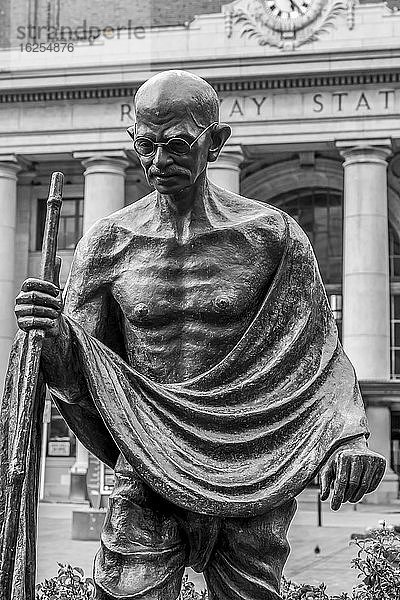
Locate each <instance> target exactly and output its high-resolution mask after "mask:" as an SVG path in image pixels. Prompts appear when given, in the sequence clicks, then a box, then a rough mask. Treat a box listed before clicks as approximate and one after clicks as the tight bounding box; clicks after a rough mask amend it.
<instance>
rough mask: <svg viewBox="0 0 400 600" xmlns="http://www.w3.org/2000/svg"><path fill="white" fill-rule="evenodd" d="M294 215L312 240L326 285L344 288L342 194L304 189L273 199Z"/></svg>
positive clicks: (274, 203) (275, 203)
mask: <svg viewBox="0 0 400 600" xmlns="http://www.w3.org/2000/svg"><path fill="white" fill-rule="evenodd" d="M272 204H273V205H274V206H277V207H279V208H281V209H282V210H284V211H285V212H287V213H288V214H289V215H291V216H292V217H293V218H294V219H296V221H297V222H298V223H299V225H300V226H301V227H302V228H303V229H304V231H305V232H306V233H307V235H308V237H309V238H310V241H311V244H312V246H313V248H314V252H315V254H316V257H317V260H318V264H319V268H320V271H321V275H322V279H323V281H324V284H325V285H328V286H329V285H335V286H341V284H342V255H343V252H342V239H343V234H342V225H343V215H342V192H341V191H338V190H332V189H323V188H317V187H315V188H303V189H300V190H294V191H291V192H288V193H285V194H282V195H280V196H277V197H276V198H274V199H273V201H272Z"/></svg>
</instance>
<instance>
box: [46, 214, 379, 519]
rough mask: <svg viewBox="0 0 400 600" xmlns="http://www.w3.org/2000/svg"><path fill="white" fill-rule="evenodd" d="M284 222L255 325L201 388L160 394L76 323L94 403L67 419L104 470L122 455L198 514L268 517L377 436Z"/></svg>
mask: <svg viewBox="0 0 400 600" xmlns="http://www.w3.org/2000/svg"><path fill="white" fill-rule="evenodd" d="M284 218H285V221H286V247H285V251H284V253H283V256H282V259H281V262H280V265H279V268H278V269H277V272H276V274H275V277H274V279H273V282H272V284H271V285H270V287H269V290H268V292H267V293H266V295H265V298H264V299H263V301H262V302H261V304H260V307H259V309H258V311H257V313H256V315H255V317H254V318H253V320H252V322H251V323H250V325H249V327H248V328H247V330H246V331H245V333H244V334H243V336H242V337H241V339H240V340H239V342H238V343H237V344H236V345H235V347H234V348H233V349H232V350H231V351H230V352H229V354H228V355H227V356H226V357H225V358H224V359H223V360H221V361H220V362H219V363H218V364H217V365H215V366H214V367H213V368H211V369H210V370H208V371H207V372H205V373H203V374H201V375H199V376H197V377H195V378H193V379H190V380H187V381H183V382H179V383H175V384H163V383H157V382H155V381H153V380H151V379H149V378H148V377H146V376H144V375H142V374H140V373H139V372H137V371H136V370H135V369H133V368H132V367H130V366H129V364H127V363H126V362H125V360H123V358H121V357H120V356H119V355H118V354H116V353H115V352H113V351H112V350H111V349H110V348H108V347H107V346H105V345H104V344H103V343H102V342H100V341H99V340H97V339H96V338H94V337H92V336H90V335H88V334H87V333H86V332H85V331H84V329H83V328H82V327H81V326H80V325H79V324H78V323H77V322H75V321H74V319H72V318H70V317H68V316H67V317H66V319H67V322H68V324H69V327H70V331H71V338H72V343H73V348H74V353H75V355H76V358H77V362H78V364H79V365H80V369H81V372H82V375H83V378H84V380H85V385H86V386H87V390H88V391H89V396H90V399H87V398H86V399H85V400H84V401H82V402H81V403H79V402H78V403H76V404H67V403H65V402H62V401H60V400H58V401H57V404H58V407H59V409H60V412H61V413H62V415H63V416H64V418H65V419H66V421H67V423H68V424H69V426H70V427H71V429H72V430H73V431H74V432H75V433H76V435H77V437H78V438H79V439H80V440H81V442H82V443H83V444H84V445H85V446H86V447H87V448H88V449H89V450H90V451H91V452H93V453H94V454H95V455H96V456H98V458H100V459H101V460H103V461H104V462H105V463H107V464H108V465H110V466H111V467H114V465H115V462H116V460H117V458H118V455H119V452H121V453H122V454H123V455H124V457H125V458H126V460H127V461H128V462H129V463H130V464H131V465H132V466H133V467H134V468H135V470H136V471H137V472H138V474H139V475H140V476H141V477H142V478H143V480H144V481H145V482H146V483H147V484H148V485H150V486H151V488H152V489H153V490H155V491H156V492H158V493H159V494H161V495H162V496H163V497H165V498H167V499H168V500H170V501H171V502H174V503H176V504H177V505H179V506H181V507H183V508H186V509H188V510H196V511H197V512H200V513H205V514H210V515H219V516H224V517H237V516H250V515H256V514H262V513H264V512H266V511H268V510H269V509H271V508H273V507H277V506H279V505H280V504H283V503H285V502H287V501H288V500H289V499H290V498H293V497H294V496H296V495H297V494H298V493H299V492H300V491H301V490H302V489H303V488H304V487H305V486H306V485H307V483H308V482H309V481H310V480H311V479H312V478H313V477H314V476H315V475H316V473H317V472H318V470H319V469H320V467H321V466H322V464H323V463H324V462H325V461H326V460H327V458H328V457H329V456H330V455H331V454H332V453H333V452H334V450H335V449H336V448H337V447H338V446H340V445H341V444H343V443H345V442H346V441H347V440H352V439H355V438H357V437H360V436H363V435H366V436H368V430H367V424H366V418H365V412H364V407H363V402H362V399H361V395H360V392H359V388H358V384H357V381H356V377H355V374H354V370H353V367H352V366H351V364H350V362H349V360H348V358H347V357H346V355H345V354H344V352H343V349H342V347H341V345H340V342H339V341H338V335H337V328H336V324H335V321H334V318H333V315H332V312H331V310H330V308H329V305H328V301H327V297H326V294H325V290H324V287H323V284H322V281H321V278H320V275H319V271H318V266H317V263H316V260H315V257H314V254H313V251H312V249H311V245H310V243H309V241H308V239H307V238H306V236H305V234H304V233H303V232H302V231H301V229H300V228H299V227H298V226H297V224H296V223H295V222H294V221H293V220H292V219H289V218H288V217H284ZM86 395H87V394H86Z"/></svg>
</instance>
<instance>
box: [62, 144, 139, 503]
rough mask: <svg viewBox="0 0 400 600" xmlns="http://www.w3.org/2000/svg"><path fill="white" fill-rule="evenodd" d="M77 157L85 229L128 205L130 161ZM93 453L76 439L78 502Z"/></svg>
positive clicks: (114, 156)
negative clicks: (82, 183) (82, 179)
mask: <svg viewBox="0 0 400 600" xmlns="http://www.w3.org/2000/svg"><path fill="white" fill-rule="evenodd" d="M74 158H76V159H79V160H81V161H82V164H83V166H84V167H85V172H84V177H85V192H84V202H83V232H84V233H86V231H87V230H88V229H90V227H91V226H92V225H93V223H95V222H96V221H97V220H98V219H101V218H102V217H105V216H107V215H109V214H111V213H113V212H115V211H117V210H119V209H120V208H123V207H124V206H125V170H126V168H127V166H128V165H129V162H128V160H126V158H125V153H124V152H120V151H110V152H99V153H96V152H76V153H74ZM88 466H89V453H88V451H87V450H86V448H85V447H84V446H83V445H82V444H81V443H80V442H79V440H76V460H75V463H74V464H73V466H72V467H71V487H70V499H71V500H73V501H76V502H79V501H85V500H87V499H88V496H87V486H86V475H87V470H88Z"/></svg>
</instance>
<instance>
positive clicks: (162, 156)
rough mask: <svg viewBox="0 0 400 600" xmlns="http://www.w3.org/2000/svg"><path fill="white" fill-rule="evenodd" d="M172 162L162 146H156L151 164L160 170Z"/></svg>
mask: <svg viewBox="0 0 400 600" xmlns="http://www.w3.org/2000/svg"><path fill="white" fill-rule="evenodd" d="M172 163H173V160H172V158H171V156H170V154H169V153H168V150H166V149H165V147H164V146H157V150H156V153H155V155H154V158H153V165H154V166H155V167H157V169H159V171H162V170H163V169H164V168H165V167H166V166H167V165H170V164H172Z"/></svg>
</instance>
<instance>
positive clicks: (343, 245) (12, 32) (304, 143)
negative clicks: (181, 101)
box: [0, 0, 400, 501]
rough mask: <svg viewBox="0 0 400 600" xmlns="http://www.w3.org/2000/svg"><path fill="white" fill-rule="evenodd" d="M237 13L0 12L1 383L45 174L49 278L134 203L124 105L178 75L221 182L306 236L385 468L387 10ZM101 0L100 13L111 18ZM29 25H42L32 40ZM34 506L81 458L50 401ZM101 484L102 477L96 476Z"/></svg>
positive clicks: (397, 300)
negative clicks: (54, 251) (56, 200)
mask: <svg viewBox="0 0 400 600" xmlns="http://www.w3.org/2000/svg"><path fill="white" fill-rule="evenodd" d="M397 2H398V0H387V2H365V1H362V0H360V2H358V3H356V2H354V0H340V1H335V0H302V1H301V2H297V1H296V2H295V1H294V0H236V1H234V2H231V3H228V4H226V3H224V2H222V1H221V0H218V1H210V2H206V1H199V0H197V1H194V0H193V1H188V0H186V1H183V0H182V1H179V2H176V1H175V2H172V1H171V2H169V3H168V2H159V1H158V0H153V1H151V2H150V1H149V2H147V3H143V2H142V3H139V2H132V1H131V2H127V1H126V2H122V1H120V2H113V3H105V2H101V1H98V2H95V3H93V2H91V3H89V2H86V3H85V2H83V3H82V2H81V3H78V2H76V1H75V2H65V3H64V2H63V3H62V4H61V3H60V2H59V1H58V2H57V1H54V0H53V1H52V2H41V1H40V0H29V1H17V2H15V3H14V2H13V3H12V4H11V3H3V5H4V6H3V5H2V4H0V8H1V10H3V9H4V12H3V13H2V14H3V17H4V19H5V22H6V27H5V28H4V30H3V32H2V37H0V40H1V44H2V47H1V49H0V57H1V63H0V64H1V65H2V66H1V67H0V205H1V214H2V219H1V220H0V258H1V260H0V282H1V283H0V300H1V304H2V308H3V310H2V313H1V315H0V371H1V377H2V378H3V376H4V372H5V369H6V364H7V356H8V353H9V350H10V345H11V341H12V338H13V335H14V333H15V318H14V314H13V306H14V298H15V295H16V294H17V293H18V291H19V289H20V285H21V283H22V281H23V280H24V279H25V278H26V277H27V276H34V275H35V274H37V273H38V269H39V263H40V248H41V239H42V236H43V227H44V215H45V199H46V196H47V192H48V182H49V178H50V174H51V172H52V171H55V170H61V171H63V172H64V173H65V180H66V184H65V200H64V205H63V212H62V218H61V225H60V236H59V255H60V256H61V258H62V271H61V283H62V285H64V284H65V281H66V278H67V275H68V270H69V266H70V263H71V259H72V255H73V250H74V247H75V245H76V243H77V240H78V239H79V238H80V236H81V235H82V233H83V232H84V231H86V230H87V229H88V228H89V227H90V226H91V224H92V223H93V222H94V221H96V220H97V219H98V218H100V217H102V216H104V215H106V214H109V213H111V212H112V211H115V210H118V209H120V208H122V207H123V206H125V205H127V204H130V203H133V202H135V201H136V200H137V199H138V198H140V197H141V196H143V195H145V194H146V193H147V192H148V187H147V184H146V181H145V179H144V176H143V173H142V171H141V168H140V165H139V162H138V159H137V157H136V155H135V153H134V152H133V150H132V144H131V140H130V138H129V136H128V135H127V134H126V128H127V127H129V126H130V125H132V123H133V109H132V95H133V93H134V92H135V90H136V89H137V87H138V86H139V85H140V84H141V83H142V82H143V81H145V80H146V79H147V78H148V77H149V76H151V75H152V74H154V73H156V72H159V71H162V70H165V69H170V68H182V69H186V70H189V71H191V72H193V73H197V74H198V75H200V76H202V77H205V78H206V79H207V80H208V81H210V82H211V83H212V84H213V85H214V87H215V89H216V90H217V92H218V94H219V97H220V102H221V120H222V121H225V122H227V123H229V124H230V125H231V127H232V131H233V133H232V137H231V138H230V140H229V141H228V143H227V145H226V147H225V148H224V150H223V152H222V155H221V156H220V158H219V159H218V161H217V162H216V163H214V164H212V165H210V167H209V176H210V178H211V179H212V180H213V181H215V182H216V183H218V184H219V185H221V186H223V187H226V188H228V189H231V190H233V191H236V192H240V193H242V194H243V195H244V196H247V197H250V198H255V199H257V200H260V201H261V202H268V203H270V204H272V205H274V206H278V207H280V208H282V209H283V210H285V211H287V212H289V213H290V214H291V215H292V216H294V217H295V218H296V219H297V220H298V221H299V223H300V224H301V226H302V227H303V228H304V229H305V230H306V232H307V234H308V235H309V236H310V239H311V241H312V243H313V246H314V249H315V252H316V255H317V258H318V260H319V264H320V268H321V273H322V277H323V280H324V283H325V286H326V291H327V295H328V297H329V300H330V303H331V306H332V309H333V311H334V314H335V317H336V319H337V323H338V327H339V331H340V334H341V338H342V342H343V345H344V348H345V350H346V352H347V353H348V355H349V357H350V359H351V360H352V362H353V364H354V366H355V369H356V372H357V375H358V378H359V380H360V382H361V389H362V394H363V397H364V401H365V404H366V406H367V413H368V418H369V423H370V427H371V442H370V443H371V446H372V447H373V448H375V449H376V450H378V451H380V452H381V453H383V454H384V455H385V456H386V458H387V460H388V464H389V467H388V470H387V473H386V476H385V480H384V482H383V483H382V484H381V486H380V488H379V492H377V493H376V494H375V496H374V497H372V498H371V501H373V500H374V498H375V499H376V498H378V497H379V499H380V500H386V499H390V498H397V496H398V474H399V473H400V383H399V379H400V237H399V236H400V120H399V116H400V11H399V10H398V8H400V4H399V5H397ZM110 4H111V6H110ZM40 27H41V29H39V28H40ZM45 421H46V423H45V443H44V445H43V455H44V457H45V461H44V464H45V468H44V469H43V472H42V495H43V496H45V497H47V498H50V499H51V498H56V497H57V498H60V497H64V498H67V497H68V495H69V493H70V472H71V470H72V472H73V473H74V474H77V475H79V474H81V475H84V474H85V473H86V471H87V468H88V464H89V458H88V455H87V452H86V451H85V450H84V449H83V448H82V446H81V445H80V444H79V443H78V442H77V441H76V440H75V439H74V437H73V435H72V434H71V433H70V432H69V431H68V429H67V427H66V425H65V424H64V422H63V421H62V419H61V417H60V416H59V415H58V413H57V411H56V409H55V407H52V406H51V403H50V402H48V405H47V408H46V415H45ZM107 477H109V474H107V473H105V474H104V478H103V479H104V480H106V479H107Z"/></svg>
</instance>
